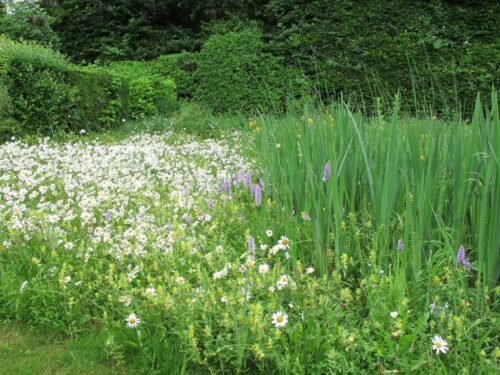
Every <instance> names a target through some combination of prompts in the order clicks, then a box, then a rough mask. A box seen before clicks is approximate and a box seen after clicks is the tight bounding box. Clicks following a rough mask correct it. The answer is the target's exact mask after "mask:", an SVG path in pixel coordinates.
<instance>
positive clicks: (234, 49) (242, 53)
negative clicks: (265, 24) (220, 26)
mask: <svg viewBox="0 0 500 375" xmlns="http://www.w3.org/2000/svg"><path fill="white" fill-rule="evenodd" d="M264 47H265V46H264V43H263V42H262V40H261V32H260V31H259V30H258V29H257V28H250V29H246V30H243V31H239V32H229V33H226V34H223V35H213V36H211V37H210V38H209V39H208V40H207V42H206V43H205V44H204V45H203V49H202V50H201V52H200V58H199V62H198V70H197V72H196V78H197V79H198V85H197V90H196V93H195V99H197V100H199V101H200V102H202V103H205V104H207V105H208V106H210V107H211V108H212V109H213V111H214V112H215V113H221V112H230V113H237V112H254V113H255V112H258V111H262V112H265V111H269V110H272V109H276V108H280V107H281V105H282V100H283V97H284V95H285V90H286V86H287V83H288V77H287V74H286V73H285V69H284V67H283V65H282V59H281V58H279V57H276V56H273V55H272V54H270V53H268V52H265V50H264Z"/></svg>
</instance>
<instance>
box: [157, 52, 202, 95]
mask: <svg viewBox="0 0 500 375" xmlns="http://www.w3.org/2000/svg"><path fill="white" fill-rule="evenodd" d="M197 66H198V54H196V53H192V52H185V51H184V52H181V53H177V54H173V55H163V56H160V57H159V58H158V59H157V60H156V61H155V63H154V70H155V71H156V72H157V73H159V74H161V75H163V76H165V77H171V78H172V79H173V80H174V82H175V85H176V87H177V95H178V96H179V97H180V98H192V97H193V95H194V92H195V90H196V81H195V72H196V69H197Z"/></svg>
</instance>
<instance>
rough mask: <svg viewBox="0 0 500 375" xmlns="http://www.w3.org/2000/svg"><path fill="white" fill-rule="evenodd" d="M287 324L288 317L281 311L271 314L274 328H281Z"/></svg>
mask: <svg viewBox="0 0 500 375" xmlns="http://www.w3.org/2000/svg"><path fill="white" fill-rule="evenodd" d="M287 323H288V315H287V314H285V313H284V312H282V311H278V312H276V313H274V314H273V324H274V327H276V328H283V327H284V326H286V324H287Z"/></svg>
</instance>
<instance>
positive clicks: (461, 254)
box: [457, 245, 472, 271]
mask: <svg viewBox="0 0 500 375" xmlns="http://www.w3.org/2000/svg"><path fill="white" fill-rule="evenodd" d="M458 263H461V264H462V265H463V266H464V268H465V269H466V270H467V271H469V270H470V269H471V268H472V265H471V263H470V261H469V259H467V255H466V254H465V248H464V245H460V247H459V248H458V251H457V264H458Z"/></svg>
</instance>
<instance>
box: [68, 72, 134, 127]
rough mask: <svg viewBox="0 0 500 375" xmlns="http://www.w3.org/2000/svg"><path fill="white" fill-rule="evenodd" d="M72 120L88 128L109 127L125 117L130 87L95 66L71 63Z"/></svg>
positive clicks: (126, 115) (69, 75) (70, 96)
mask: <svg viewBox="0 0 500 375" xmlns="http://www.w3.org/2000/svg"><path fill="white" fill-rule="evenodd" d="M67 80H68V82H69V84H70V87H71V89H70V91H69V93H68V94H69V98H70V102H71V114H70V117H71V123H72V124H73V130H78V129H75V126H77V127H78V128H79V129H85V130H87V131H95V130H99V129H108V128H111V127H113V125H116V124H118V123H119V122H120V121H121V120H122V119H124V118H127V117H128V101H129V97H128V94H129V87H128V85H127V82H126V81H125V80H124V79H123V78H121V77H119V76H117V75H115V74H113V73H111V72H109V71H108V70H105V69H103V68H96V67H91V66H89V67H70V68H69V69H68V72H67Z"/></svg>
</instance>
